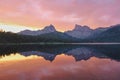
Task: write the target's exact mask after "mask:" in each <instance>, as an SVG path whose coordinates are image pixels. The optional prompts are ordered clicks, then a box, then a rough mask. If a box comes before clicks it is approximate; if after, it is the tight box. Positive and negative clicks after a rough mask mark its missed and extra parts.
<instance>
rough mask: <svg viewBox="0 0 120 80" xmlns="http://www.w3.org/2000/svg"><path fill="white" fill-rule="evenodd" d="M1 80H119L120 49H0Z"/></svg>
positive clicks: (65, 47) (108, 47) (33, 46)
mask: <svg viewBox="0 0 120 80" xmlns="http://www.w3.org/2000/svg"><path fill="white" fill-rule="evenodd" d="M0 80H120V45H101V46H100V45H96V46H95V45H93V46H92V45H85V46H80V45H63V44H62V45H21V46H20V45H17V46H15V45H12V46H10V45H9V46H5V45H1V46H0Z"/></svg>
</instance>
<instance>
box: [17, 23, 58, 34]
mask: <svg viewBox="0 0 120 80" xmlns="http://www.w3.org/2000/svg"><path fill="white" fill-rule="evenodd" d="M51 32H56V29H55V27H54V26H53V25H52V24H51V25H49V26H46V27H45V28H44V29H42V30H37V31H31V30H24V31H21V32H19V33H18V34H21V35H33V36H37V35H41V34H46V33H51Z"/></svg>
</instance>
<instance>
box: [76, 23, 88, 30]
mask: <svg viewBox="0 0 120 80" xmlns="http://www.w3.org/2000/svg"><path fill="white" fill-rule="evenodd" d="M83 29H89V30H90V28H89V27H88V26H86V25H84V26H81V25H78V24H75V28H74V30H83Z"/></svg>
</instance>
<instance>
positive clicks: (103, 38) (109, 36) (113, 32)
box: [93, 24, 120, 42]
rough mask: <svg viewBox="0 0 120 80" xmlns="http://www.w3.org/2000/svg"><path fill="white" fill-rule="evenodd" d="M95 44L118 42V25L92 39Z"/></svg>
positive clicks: (119, 36)
mask: <svg viewBox="0 0 120 80" xmlns="http://www.w3.org/2000/svg"><path fill="white" fill-rule="evenodd" d="M93 40H94V41H97V42H120V24H118V25H113V26H111V27H109V28H108V29H107V30H105V31H103V32H102V33H100V34H99V35H97V36H96V37H94V38H93Z"/></svg>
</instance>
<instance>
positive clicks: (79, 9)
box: [0, 0, 120, 32]
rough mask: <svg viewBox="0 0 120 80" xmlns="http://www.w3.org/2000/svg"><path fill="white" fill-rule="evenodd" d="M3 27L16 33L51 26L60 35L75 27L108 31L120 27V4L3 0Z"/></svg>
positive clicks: (0, 7)
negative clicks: (60, 32)
mask: <svg viewBox="0 0 120 80" xmlns="http://www.w3.org/2000/svg"><path fill="white" fill-rule="evenodd" d="M0 23H2V24H7V27H6V26H3V27H2V29H4V30H7V31H9V30H10V31H14V32H17V31H20V30H23V29H28V28H30V29H42V28H44V27H45V26H47V25H49V24H53V25H54V26H55V28H56V29H57V30H58V31H66V30H71V29H73V28H74V25H75V24H79V25H88V26H90V27H91V28H97V27H108V26H110V25H115V24H120V0H0ZM9 24H10V25H11V24H12V25H19V26H13V27H12V26H9ZM24 26H27V27H24ZM0 28H1V27H0Z"/></svg>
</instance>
